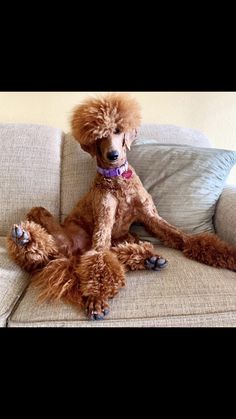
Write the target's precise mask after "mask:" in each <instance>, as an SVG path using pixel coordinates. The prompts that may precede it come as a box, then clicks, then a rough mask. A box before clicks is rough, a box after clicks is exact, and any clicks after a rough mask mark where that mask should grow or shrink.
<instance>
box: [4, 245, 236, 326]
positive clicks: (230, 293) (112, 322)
mask: <svg viewBox="0 0 236 419" xmlns="http://www.w3.org/2000/svg"><path fill="white" fill-rule="evenodd" d="M156 248H157V250H158V251H159V253H160V254H162V255H163V256H165V257H166V258H167V259H168V260H169V266H168V268H167V269H166V270H164V271H162V272H149V271H148V272H147V271H142V272H129V273H127V286H126V288H124V289H122V290H121V292H120V293H119V294H118V295H117V296H116V297H115V298H114V299H113V300H112V301H111V302H110V308H111V311H110V315H109V317H108V318H107V319H106V320H104V321H98V322H92V321H88V320H87V318H86V316H85V313H84V312H83V311H80V310H77V309H76V308H74V307H72V306H70V305H66V304H64V303H62V302H60V303H43V304H38V302H37V296H38V292H37V290H36V289H34V288H33V287H32V286H30V287H29V288H28V289H27V292H26V294H25V295H24V297H23V299H22V300H21V302H20V304H19V305H18V307H17V308H16V310H15V312H14V313H13V314H12V316H11V319H10V321H9V326H10V327H19V326H23V327H26V326H28V327H40V326H42V327H158V326H163V327H168V326H176V327H178V326H180V327H185V326H186V327H189V326H236V273H234V272H231V271H228V270H223V269H222V270H221V269H216V268H212V267H209V266H205V265H203V264H200V263H198V262H195V261H191V260H188V259H187V258H185V257H184V256H183V254H182V253H181V252H178V251H176V250H172V249H169V248H164V247H162V246H157V247H156Z"/></svg>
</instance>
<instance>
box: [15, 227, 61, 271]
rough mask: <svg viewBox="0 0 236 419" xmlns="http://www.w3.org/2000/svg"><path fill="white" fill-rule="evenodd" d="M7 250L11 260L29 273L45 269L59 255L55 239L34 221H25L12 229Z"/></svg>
mask: <svg viewBox="0 0 236 419" xmlns="http://www.w3.org/2000/svg"><path fill="white" fill-rule="evenodd" d="M7 248H8V253H9V256H10V257H11V259H13V260H14V262H16V263H17V264H18V265H20V266H21V267H22V268H23V269H25V270H26V271H28V272H34V271H35V270H37V269H41V268H43V267H44V266H46V265H47V264H48V263H49V261H50V260H52V259H55V258H56V257H58V254H59V252H58V247H57V245H56V242H55V240H54V239H53V237H52V236H51V235H50V234H48V232H47V231H46V230H45V229H44V228H43V227H41V226H40V225H39V224H36V223H34V222H33V221H24V222H21V223H20V224H19V225H17V224H15V225H14V226H13V227H12V229H11V231H10V233H9V235H8V237H7Z"/></svg>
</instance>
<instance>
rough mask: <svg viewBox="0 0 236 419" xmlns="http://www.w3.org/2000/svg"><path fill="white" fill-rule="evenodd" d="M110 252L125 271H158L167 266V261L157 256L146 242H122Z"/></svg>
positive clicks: (151, 246)
mask: <svg viewBox="0 0 236 419" xmlns="http://www.w3.org/2000/svg"><path fill="white" fill-rule="evenodd" d="M111 251H112V252H113V253H114V254H115V255H116V256H117V259H118V260H119V261H120V262H121V263H122V265H123V266H124V268H125V270H126V271H137V270H144V269H148V270H154V271H160V270H162V269H164V268H165V267H166V266H167V264H168V262H167V260H166V259H164V258H163V257H162V256H160V255H158V254H157V253H156V252H155V250H154V247H153V245H152V244H151V243H148V242H141V241H140V242H139V244H137V243H127V242H123V243H120V244H118V245H117V246H113V247H112V248H111Z"/></svg>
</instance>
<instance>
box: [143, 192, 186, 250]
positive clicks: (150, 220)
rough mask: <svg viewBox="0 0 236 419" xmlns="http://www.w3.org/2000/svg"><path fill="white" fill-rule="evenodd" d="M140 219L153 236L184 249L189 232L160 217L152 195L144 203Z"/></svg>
mask: <svg viewBox="0 0 236 419" xmlns="http://www.w3.org/2000/svg"><path fill="white" fill-rule="evenodd" d="M139 219H140V221H141V222H142V223H143V224H144V226H145V227H146V229H147V230H148V231H149V232H150V233H151V234H152V235H153V236H155V237H157V238H159V239H160V240H162V241H163V242H164V244H166V245H167V246H170V247H172V248H174V249H179V250H183V249H184V244H185V241H186V239H187V237H188V236H187V234H185V233H184V232H183V231H181V230H179V229H178V228H177V227H175V226H173V225H171V224H169V223H168V222H167V221H166V220H164V219H163V218H162V217H160V215H159V214H158V212H157V209H156V207H155V204H154V202H153V200H152V197H151V195H149V196H148V197H147V199H146V200H145V202H144V203H143V204H142V206H141V209H140V214H139Z"/></svg>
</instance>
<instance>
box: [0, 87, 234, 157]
mask: <svg viewBox="0 0 236 419" xmlns="http://www.w3.org/2000/svg"><path fill="white" fill-rule="evenodd" d="M94 94H97V92H16V93H15V92H0V123H1V122H29V123H39V124H48V125H52V126H55V127H59V128H61V129H63V130H64V131H68V130H69V116H70V113H71V110H72V109H73V107H74V106H75V105H76V104H78V103H79V102H80V101H81V100H83V99H84V98H85V97H87V96H88V95H94ZM132 95H133V96H135V97H136V98H137V99H138V100H139V102H140V104H141V106H142V113H143V122H157V123H167V124H176V125H181V126H184V127H190V128H197V129H200V130H201V131H203V132H205V133H206V134H207V135H208V136H209V137H210V138H211V140H212V141H213V143H214V145H215V146H216V147H219V148H229V149H234V150H236V92H216V93H214V92H203V93H201V92H132Z"/></svg>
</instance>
